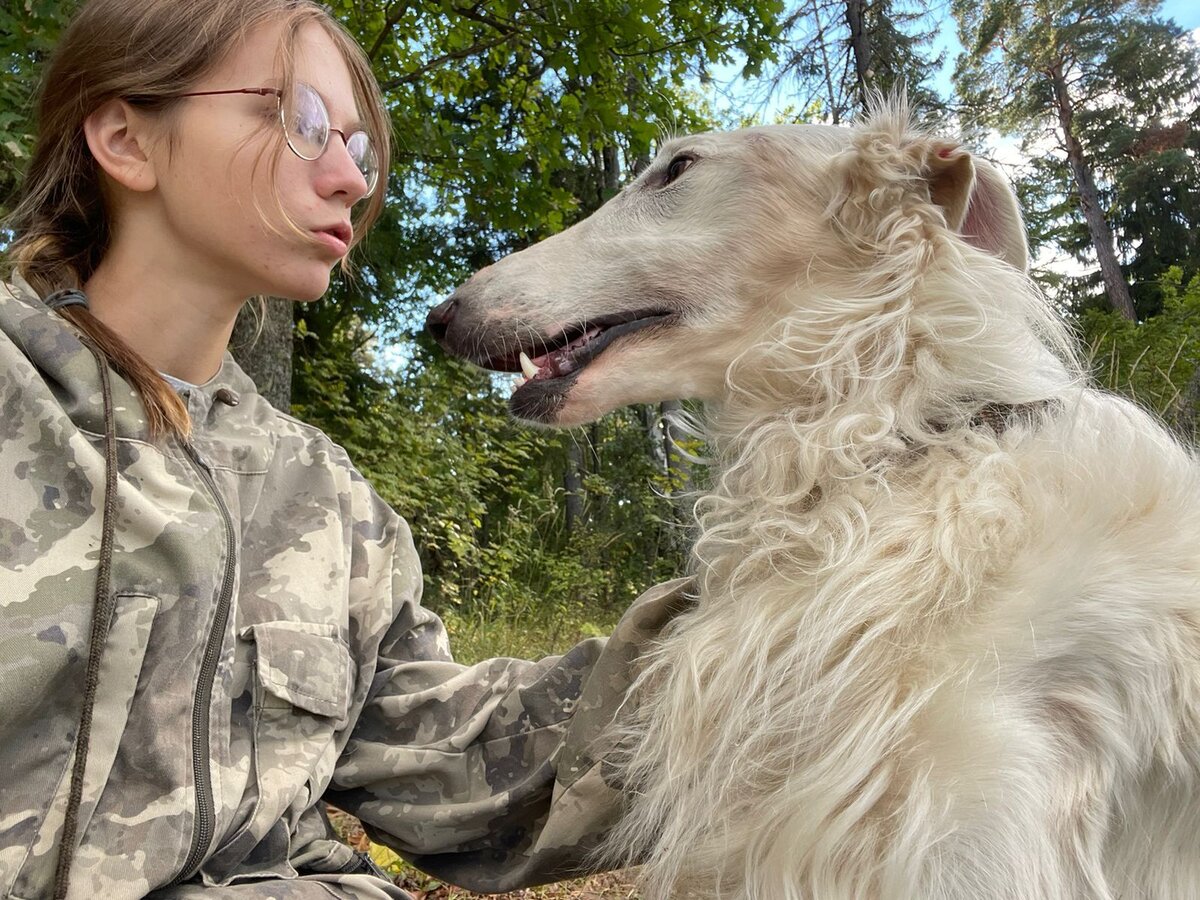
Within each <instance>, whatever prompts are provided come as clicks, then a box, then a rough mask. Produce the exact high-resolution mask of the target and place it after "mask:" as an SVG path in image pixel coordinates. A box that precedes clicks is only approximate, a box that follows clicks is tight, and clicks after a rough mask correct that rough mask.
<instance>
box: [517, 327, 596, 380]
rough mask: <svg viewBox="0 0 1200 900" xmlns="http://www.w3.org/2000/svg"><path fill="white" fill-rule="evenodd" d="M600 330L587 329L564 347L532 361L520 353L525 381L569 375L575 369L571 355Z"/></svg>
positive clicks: (536, 357)
mask: <svg viewBox="0 0 1200 900" xmlns="http://www.w3.org/2000/svg"><path fill="white" fill-rule="evenodd" d="M602 330H603V329H600V328H589V329H588V330H587V331H585V332H584V333H583V334H581V335H580V336H579V337H577V338H575V340H573V341H571V343H569V344H567V345H566V346H565V347H559V348H558V349H557V350H551V351H550V352H549V353H545V354H543V355H542V356H535V357H534V358H533V359H530V358H529V356H528V355H527V354H525V353H524V352H522V353H521V372H522V373H524V375H525V379H526V380H527V381H534V380H538V381H541V380H543V379H547V378H558V377H560V376H562V375H569V374H571V373H572V372H574V371H575V368H576V366H575V362H574V360H572V359H571V353H572V352H574V351H575V350H578V349H579V348H580V347H582V346H583V345H584V344H586V343H587V342H588V341H590V340H592V339H593V338H594V337H596V335H598V334H600V332H601V331H602Z"/></svg>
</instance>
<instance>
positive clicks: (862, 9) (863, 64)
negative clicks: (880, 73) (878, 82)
mask: <svg viewBox="0 0 1200 900" xmlns="http://www.w3.org/2000/svg"><path fill="white" fill-rule="evenodd" d="M865 18H866V0H846V24H847V25H849V26H850V49H851V50H853V51H854V78H855V84H856V85H857V87H858V104H859V106H860V107H862V106H865V105H866V101H867V87H868V85H869V84H870V82H871V35H870V34H868V33H867V29H866V24H865Z"/></svg>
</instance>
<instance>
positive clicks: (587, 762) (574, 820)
mask: <svg viewBox="0 0 1200 900" xmlns="http://www.w3.org/2000/svg"><path fill="white" fill-rule="evenodd" d="M397 537H398V541H397V551H396V553H395V560H396V562H395V564H394V571H393V577H392V583H393V588H394V589H395V596H394V597H393V598H392V600H393V602H394V604H395V605H394V606H393V609H394V611H395V616H394V618H393V620H392V624H391V626H390V628H389V629H387V631H386V633H385V634H384V636H383V638H382V640H381V641H380V643H379V650H378V663H377V666H376V668H375V675H374V679H373V681H372V684H371V688H370V691H369V693H368V694H367V697H366V700H365V703H364V705H363V707H362V711H361V714H360V715H359V718H358V721H357V724H356V725H355V727H354V731H353V734H352V736H351V738H350V740H349V742H348V743H347V745H346V747H345V749H344V751H343V753H342V755H341V757H340V759H339V762H338V766H337V769H336V771H335V773H334V778H333V783H332V785H331V790H330V791H329V792H328V793H327V795H326V797H327V799H328V800H330V802H332V803H334V804H336V805H337V806H339V807H341V808H342V809H346V810H347V811H350V812H352V813H354V814H355V815H357V816H358V817H359V818H360V819H361V820H362V822H363V824H364V827H365V828H366V831H367V833H368V834H369V835H370V836H371V838H372V839H373V840H375V841H376V842H378V843H382V844H385V845H387V846H389V847H392V848H393V849H395V850H396V851H397V852H399V853H401V854H403V855H404V856H406V857H407V858H409V859H410V860H411V861H412V862H413V863H414V864H415V865H416V866H418V867H419V868H421V869H423V870H425V871H427V872H430V873H432V874H434V875H436V876H438V877H439V878H442V879H444V880H446V881H449V882H451V883H453V884H458V885H461V886H464V887H468V888H471V889H474V890H481V891H507V890H513V889H515V888H517V887H522V886H528V885H532V884H540V883H545V882H548V881H557V880H561V879H564V878H568V877H572V876H575V875H578V874H583V873H584V872H586V871H588V860H587V855H588V852H589V851H590V850H592V849H593V848H594V847H595V846H596V844H597V843H598V840H599V838H600V837H601V836H602V835H603V834H604V833H605V831H606V830H607V829H608V828H610V827H611V826H612V824H613V823H614V822H615V820H616V817H617V815H618V814H619V811H620V807H621V794H620V791H619V789H618V788H617V787H616V786H615V785H613V784H611V783H610V781H606V779H605V777H604V773H603V771H602V765H601V763H600V760H601V759H603V757H604V755H605V751H606V749H608V748H607V747H606V746H605V744H604V742H603V741H604V740H605V728H606V726H607V725H608V724H609V723H610V721H611V720H612V718H613V716H614V714H615V713H616V712H617V710H618V708H619V707H620V705H621V703H622V701H623V699H624V696H625V691H626V689H627V687H628V685H629V683H630V681H631V680H632V677H633V674H634V670H635V668H636V665H637V660H638V658H639V657H640V656H641V655H642V653H643V652H644V651H645V649H646V648H647V646H648V645H649V644H650V643H651V642H652V641H653V640H654V639H655V638H656V636H657V635H658V633H659V631H660V630H661V629H662V627H663V626H664V625H665V624H666V622H668V621H669V620H670V619H671V618H672V617H673V616H674V615H675V614H676V613H678V612H679V611H680V610H681V609H683V608H684V606H685V605H686V604H687V600H686V597H685V588H686V586H687V584H688V581H687V579H677V580H675V581H671V582H667V583H665V584H662V585H659V586H657V587H655V588H652V589H651V590H649V591H647V592H646V593H645V594H643V595H642V596H641V597H640V598H639V599H638V600H637V601H635V602H634V604H633V605H632V606H631V607H630V609H629V610H628V612H627V613H626V614H625V615H624V616H623V617H622V619H621V621H620V622H619V623H618V625H617V627H616V629H615V631H614V633H613V635H612V636H611V637H610V638H608V639H600V638H593V639H590V640H585V641H583V642H582V643H580V644H578V645H577V646H575V647H574V648H573V649H571V650H570V651H568V652H567V653H566V654H564V655H562V656H558V657H550V658H547V659H543V660H541V661H540V662H526V661H524V660H517V659H492V660H486V661H484V662H481V663H479V664H477V665H474V666H469V667H468V666H462V665H458V664H456V663H454V662H453V661H451V659H450V656H449V653H448V652H447V651H446V649H445V647H446V640H445V631H444V629H443V626H442V623H441V621H440V620H439V619H438V618H437V616H435V615H434V614H433V613H431V612H429V611H428V610H427V609H425V608H423V607H421V606H420V603H419V594H420V587H419V586H420V583H421V578H420V573H419V563H418V562H417V558H416V551H415V549H414V548H413V547H412V542H411V538H409V536H408V530H407V527H405V526H404V525H403V523H401V534H399V535H397Z"/></svg>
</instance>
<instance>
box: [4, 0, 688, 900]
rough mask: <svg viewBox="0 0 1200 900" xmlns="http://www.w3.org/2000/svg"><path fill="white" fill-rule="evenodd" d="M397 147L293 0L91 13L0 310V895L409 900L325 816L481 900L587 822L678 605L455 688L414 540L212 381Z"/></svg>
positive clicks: (368, 85)
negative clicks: (659, 635)
mask: <svg viewBox="0 0 1200 900" xmlns="http://www.w3.org/2000/svg"><path fill="white" fill-rule="evenodd" d="M387 168H388V122H387V119H386V115H385V113H384V111H383V107H382V104H381V101H380V98H379V95H378V89H377V87H376V86H375V84H374V82H373V80H372V77H371V74H370V70H369V68H368V65H367V62H366V60H365V58H364V56H363V55H362V53H361V52H360V51H359V49H358V48H357V47H356V46H355V45H354V44H353V42H352V41H351V40H350V39H349V38H348V37H347V35H346V34H345V33H344V32H343V31H342V30H341V28H340V27H339V26H338V25H337V24H336V23H335V22H334V21H333V20H332V19H331V18H330V17H329V15H328V14H327V13H326V12H325V11H324V10H323V9H322V8H321V7H319V6H317V5H316V4H314V3H310V2H308V0H189V2H187V3H178V2H175V0H91V2H89V3H88V4H86V6H85V7H84V9H83V11H82V12H81V14H80V15H79V16H78V18H77V19H76V20H75V21H74V22H73V24H72V25H71V26H70V28H69V29H68V31H67V33H66V35H65V36H64V38H63V40H62V43H61V45H60V47H59V48H58V51H57V53H56V55H55V57H54V59H53V60H52V62H51V63H50V66H49V70H48V73H47V79H46V85H45V88H44V92H43V96H42V99H41V105H40V133H39V141H38V146H37V149H36V153H35V157H34V159H33V162H32V165H31V167H30V169H29V172H28V175H27V177H26V180H25V182H24V186H23V192H22V195H21V198H20V201H19V204H18V206H17V208H16V210H15V213H14V215H13V218H12V220H11V222H10V226H11V227H12V228H13V230H14V233H15V235H16V239H15V241H14V243H13V244H12V245H11V247H10V248H9V251H8V254H9V258H10V261H11V262H12V263H13V268H14V272H13V274H12V276H11V283H10V284H9V285H7V286H4V287H0V410H2V412H0V479H2V483H0V672H3V677H0V896H3V897H6V898H23V900H33V898H42V897H49V896H55V897H67V896H69V897H71V898H82V897H104V898H112V900H120V898H133V897H142V896H146V895H153V896H155V897H194V896H196V897H198V896H203V897H225V896H229V897H239V898H240V897H245V898H265V897H288V898H291V897H297V898H307V897H313V898H316V897H325V898H328V897H330V896H335V897H343V898H346V897H370V898H384V897H402V896H404V895H403V893H402V892H400V891H399V890H398V889H397V888H395V887H393V886H391V885H389V884H388V883H387V882H386V881H385V880H383V879H381V878H379V877H377V873H375V874H373V873H372V872H371V871H370V867H369V865H368V864H367V861H366V860H364V859H362V858H360V857H358V856H356V855H355V854H354V853H353V852H352V851H351V850H350V849H349V848H348V847H346V846H344V845H342V844H339V843H338V842H337V841H335V840H332V839H331V837H330V832H329V828H328V825H327V822H326V820H325V818H324V815H323V812H322V810H321V807H320V805H319V801H320V800H321V799H322V798H323V797H326V798H329V799H331V800H333V801H334V802H336V803H337V805H339V806H341V807H343V808H346V809H348V810H351V811H353V812H354V813H356V814H357V815H358V816H360V817H361V818H362V819H363V821H364V822H365V823H367V827H368V829H369V830H370V833H371V834H372V835H373V836H374V837H375V838H376V839H378V840H382V841H384V842H386V843H388V844H390V845H391V846H393V847H395V848H397V849H398V850H400V851H402V852H404V853H406V854H407V855H409V856H411V857H414V858H415V860H416V862H417V863H418V864H419V865H421V866H422V867H423V868H426V869H428V870H430V871H432V872H435V873H438V874H440V875H442V876H443V877H445V878H447V879H450V880H452V881H455V882H458V883H461V884H466V885H471V886H475V887H477V888H481V889H491V890H503V889H508V888H511V887H514V886H518V885H520V884H525V883H536V882H538V881H545V880H553V879H556V878H560V877H564V876H566V875H568V874H571V873H573V872H575V871H578V870H579V869H580V867H581V866H583V865H585V857H586V852H587V850H588V849H589V848H590V847H591V846H593V844H594V843H595V839H596V838H597V836H598V835H599V834H600V833H602V832H603V830H604V829H605V828H606V827H607V826H608V825H609V824H610V823H611V821H612V817H613V816H614V815H615V813H616V810H617V809H618V801H619V795H618V793H617V792H616V791H615V790H614V789H613V788H612V787H610V786H609V785H606V784H605V782H604V781H603V779H602V778H601V773H600V767H599V765H598V764H597V763H596V759H597V758H598V756H599V753H600V749H601V748H599V747H598V746H597V744H596V738H597V736H598V735H599V734H600V733H601V732H602V731H603V729H604V726H605V724H606V723H607V721H608V719H609V718H610V717H611V715H612V713H613V711H614V710H615V709H616V708H617V706H618V705H619V703H620V701H621V698H622V695H623V691H624V688H625V685H626V684H627V682H628V668H629V666H630V665H631V663H632V662H633V661H634V660H635V659H636V658H637V655H638V653H639V652H640V650H639V648H640V647H641V646H642V644H643V643H644V642H645V641H647V640H649V639H651V638H652V637H653V635H654V634H655V632H656V631H657V630H658V629H659V627H660V626H661V625H662V623H663V621H664V620H665V619H666V618H667V617H669V615H670V614H671V612H672V610H673V609H674V608H676V607H677V606H678V604H679V603H680V602H681V601H680V599H679V598H680V592H679V585H678V584H677V583H676V584H669V585H664V586H662V587H661V588H658V589H656V590H655V591H652V592H651V593H650V594H648V595H647V596H646V597H644V598H643V599H642V600H641V601H639V603H638V604H636V605H635V607H634V608H633V610H631V612H630V614H629V615H627V616H626V617H625V619H624V620H623V622H622V624H621V625H620V626H619V627H618V630H617V633H616V634H615V635H614V637H613V638H611V639H610V640H609V641H608V642H607V643H605V642H603V641H590V642H585V643H583V644H580V645H579V646H578V647H576V648H575V649H573V650H572V651H571V652H569V653H568V654H566V655H565V656H563V657H561V658H555V659H548V660H543V661H542V662H539V663H527V662H521V661H516V660H492V661H489V662H485V663H481V664H480V665H478V666H475V667H472V668H464V667H461V666H458V665H455V664H454V663H453V662H452V661H451V659H450V656H449V653H448V651H447V647H446V637H445V633H444V631H443V629H442V626H441V623H440V622H439V621H438V619H437V618H436V617H435V616H434V615H432V614H431V613H429V612H428V611H427V610H425V609H423V608H422V607H421V606H420V602H419V600H420V589H421V575H420V572H419V570H418V562H417V556H416V553H415V551H414V549H413V545H412V541H411V539H410V536H409V533H408V529H407V527H406V525H405V524H404V522H403V521H402V520H401V519H400V518H399V517H398V516H397V515H396V514H395V513H394V512H393V511H392V510H390V509H389V508H388V507H387V506H386V505H385V504H384V503H383V502H382V501H381V500H380V499H379V498H378V497H377V496H376V495H375V494H374V493H373V492H372V490H371V488H370V487H369V486H368V485H367V484H366V483H365V482H364V481H363V479H362V477H361V476H360V475H359V474H358V473H357V472H356V471H355V470H354V469H353V467H352V465H351V463H350V461H349V460H347V458H346V455H345V453H344V452H343V451H342V450H341V449H340V448H339V447H337V446H335V445H333V444H332V443H331V442H330V441H329V440H328V438H326V437H325V436H324V435H323V434H321V433H320V432H318V431H316V430H315V429H313V428H310V427H308V426H305V425H303V424H302V423H299V422H297V421H295V420H294V419H291V418H289V417H287V416H285V415H283V414H281V413H279V412H277V411H276V410H274V409H272V408H271V407H270V406H269V405H268V404H267V403H266V402H265V401H264V400H263V399H262V398H261V397H260V396H259V395H258V394H257V393H256V392H255V390H254V386H253V384H251V382H250V381H249V379H247V377H246V376H245V375H244V374H243V373H242V372H241V371H240V370H239V369H238V367H237V366H236V364H235V363H234V362H233V361H232V359H231V358H230V357H229V356H228V354H227V353H226V352H225V345H226V342H227V340H228V338H229V335H230V332H231V330H232V328H233V323H234V319H235V316H236V315H237V312H238V310H239V308H240V307H241V305H242V304H243V303H244V302H245V301H246V299H247V298H249V297H253V296H257V295H274V296H280V297H289V298H293V299H296V300H308V299H312V298H315V297H318V296H320V295H321V294H322V292H324V291H325V289H326V287H327V285H328V280H329V272H330V269H331V268H332V267H333V266H334V265H337V264H338V263H339V262H343V263H344V260H345V256H346V253H347V252H348V250H349V249H350V248H351V247H352V246H353V245H354V244H355V242H356V241H357V240H359V239H360V237H361V235H362V232H363V231H364V230H365V229H366V228H367V227H368V226H369V224H370V222H371V221H372V219H374V218H375V216H376V215H377V214H378V212H379V209H380V207H381V205H382V203H383V199H384V185H383V181H384V178H385V173H386V172H387Z"/></svg>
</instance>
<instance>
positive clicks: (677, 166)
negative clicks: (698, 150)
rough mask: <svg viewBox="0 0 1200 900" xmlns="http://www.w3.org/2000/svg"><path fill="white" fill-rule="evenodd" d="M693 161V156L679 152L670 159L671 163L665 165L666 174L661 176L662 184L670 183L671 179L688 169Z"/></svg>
mask: <svg viewBox="0 0 1200 900" xmlns="http://www.w3.org/2000/svg"><path fill="white" fill-rule="evenodd" d="M695 161H696V160H695V159H694V158H693V157H691V156H688V155H687V154H680V155H679V156H677V157H675V158H674V159H673V160H671V164H670V165H669V166H667V174H666V177H664V178H663V185H664V186H665V185H668V184H670V183H671V182H672V181H674V180H675V179H676V178H678V177H679V176H680V175H682V174H683V173H684V172H686V171H687V170H688V169H690V168H691V166H692V163H694V162H695Z"/></svg>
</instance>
